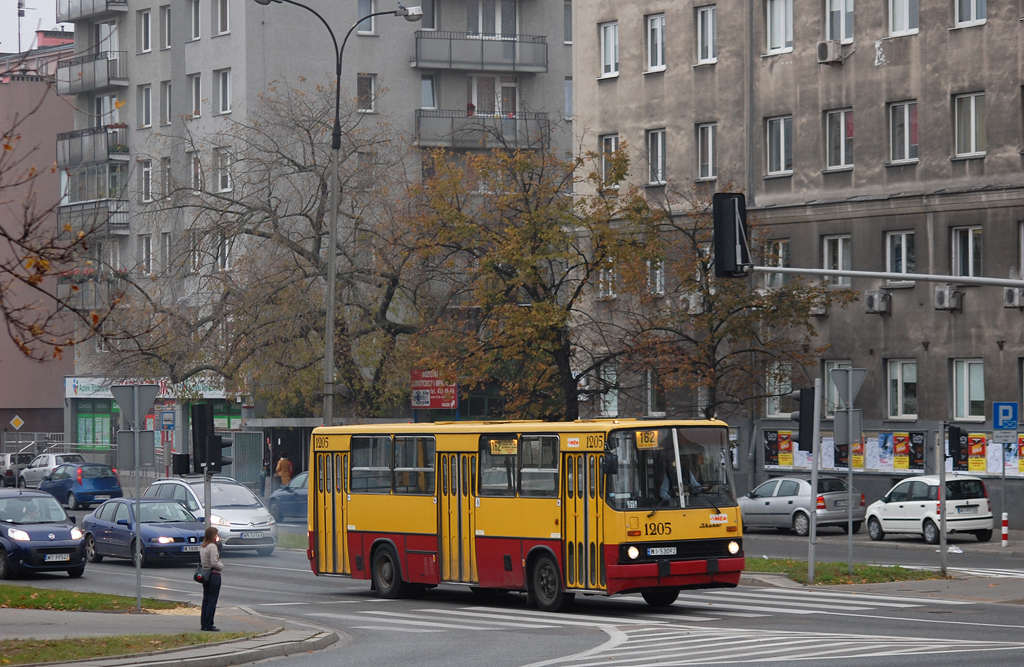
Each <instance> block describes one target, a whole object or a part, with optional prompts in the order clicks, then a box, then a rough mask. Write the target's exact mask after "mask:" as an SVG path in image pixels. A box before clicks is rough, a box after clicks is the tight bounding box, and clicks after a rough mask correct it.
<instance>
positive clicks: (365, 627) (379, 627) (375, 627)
mask: <svg viewBox="0 0 1024 667" xmlns="http://www.w3.org/2000/svg"><path fill="white" fill-rule="evenodd" d="M350 627H352V628H358V629H359V630H386V631H387V632H444V630H428V629H427V628H396V627H394V626H390V625H353V626H350Z"/></svg>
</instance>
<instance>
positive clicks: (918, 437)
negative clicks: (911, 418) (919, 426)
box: [910, 431, 927, 472]
mask: <svg viewBox="0 0 1024 667" xmlns="http://www.w3.org/2000/svg"><path fill="white" fill-rule="evenodd" d="M926 435H927V433H925V432H924V431H911V432H910V469H911V470H920V471H922V472H924V439H925V436H926Z"/></svg>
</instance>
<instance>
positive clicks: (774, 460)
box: [764, 431, 779, 466]
mask: <svg viewBox="0 0 1024 667" xmlns="http://www.w3.org/2000/svg"><path fill="white" fill-rule="evenodd" d="M764 464H765V465H766V466H777V465H779V432H778V431H765V432H764Z"/></svg>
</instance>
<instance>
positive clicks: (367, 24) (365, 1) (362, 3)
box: [356, 0, 374, 35]
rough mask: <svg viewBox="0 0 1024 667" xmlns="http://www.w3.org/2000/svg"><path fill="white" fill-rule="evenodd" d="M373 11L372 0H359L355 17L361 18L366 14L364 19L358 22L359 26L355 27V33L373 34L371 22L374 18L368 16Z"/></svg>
mask: <svg viewBox="0 0 1024 667" xmlns="http://www.w3.org/2000/svg"><path fill="white" fill-rule="evenodd" d="M372 13H373V0H359V14H358V15H357V18H363V17H364V16H367V17H369V18H367V19H366V20H365V21H361V22H360V23H359V27H358V28H356V33H357V34H360V35H372V34H373V23H374V18H373V17H372V16H370V14H372Z"/></svg>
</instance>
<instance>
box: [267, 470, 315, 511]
mask: <svg viewBox="0 0 1024 667" xmlns="http://www.w3.org/2000/svg"><path fill="white" fill-rule="evenodd" d="M308 498H309V472H300V473H299V474H298V475H296V476H295V479H293V480H292V481H291V482H290V483H289V484H288V486H282V487H281V488H280V489H278V490H277V491H274V492H273V493H272V494H270V500H269V502H267V509H269V510H270V513H271V514H273V515H274V518H275V519H277V520H278V521H284V519H285V517H289V516H298V517H302V518H303V519H305V518H306V515H307V512H306V507H307V499H308Z"/></svg>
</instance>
